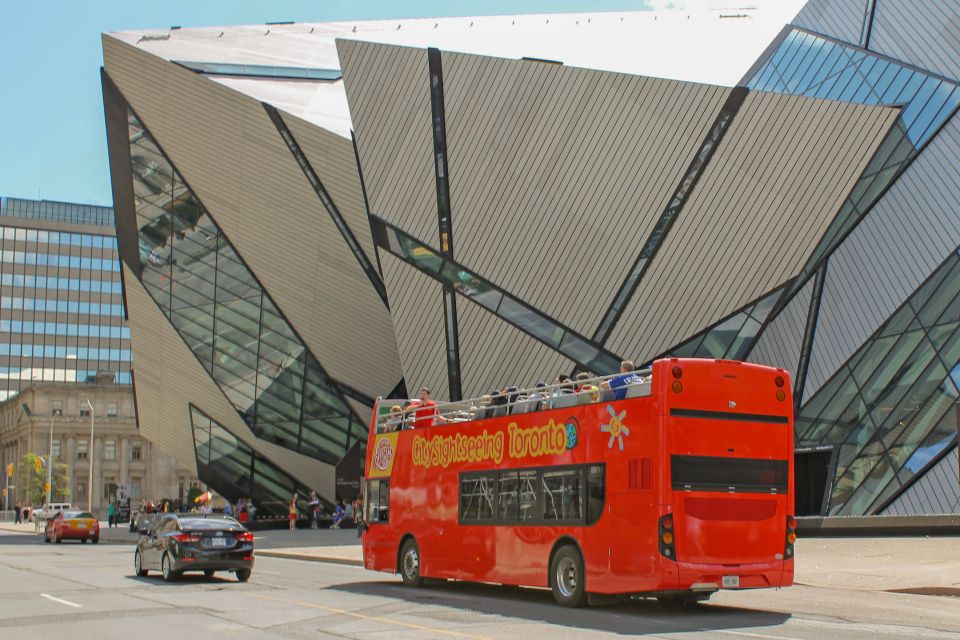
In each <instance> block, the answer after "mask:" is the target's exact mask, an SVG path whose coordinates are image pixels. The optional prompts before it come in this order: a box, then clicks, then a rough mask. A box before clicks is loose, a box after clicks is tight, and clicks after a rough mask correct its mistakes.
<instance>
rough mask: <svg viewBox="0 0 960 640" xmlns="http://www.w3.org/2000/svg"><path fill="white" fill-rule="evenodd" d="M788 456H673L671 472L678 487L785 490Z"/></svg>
mask: <svg viewBox="0 0 960 640" xmlns="http://www.w3.org/2000/svg"><path fill="white" fill-rule="evenodd" d="M787 473H788V466H787V461H786V460H762V459H753V458H721V457H717V456H670V476H671V478H672V486H673V489H674V490H676V491H723V492H726V493H730V492H733V493H736V492H742V493H785V492H786V490H787Z"/></svg>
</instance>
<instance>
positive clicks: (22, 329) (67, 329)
mask: <svg viewBox="0 0 960 640" xmlns="http://www.w3.org/2000/svg"><path fill="white" fill-rule="evenodd" d="M0 332H8V333H15V334H31V333H32V334H40V335H45V336H75V337H79V338H110V339H113V340H129V339H130V328H129V327H122V326H113V327H111V326H107V325H102V324H74V323H70V322H29V321H21V320H0Z"/></svg>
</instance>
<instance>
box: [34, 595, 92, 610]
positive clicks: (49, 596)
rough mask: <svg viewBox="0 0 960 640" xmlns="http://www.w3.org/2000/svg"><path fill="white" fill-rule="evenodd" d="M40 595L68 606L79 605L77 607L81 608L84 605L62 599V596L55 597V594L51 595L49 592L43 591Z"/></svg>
mask: <svg viewBox="0 0 960 640" xmlns="http://www.w3.org/2000/svg"><path fill="white" fill-rule="evenodd" d="M40 595H41V596H42V597H44V598H46V599H47V600H53V601H54V602H59V603H60V604H65V605H67V606H68V607H77V608H80V607H82V606H83V605H82V604H77V603H76V602H70V601H69V600H61V599H60V598H54V597H53V596H51V595H49V594H47V593H41V594H40Z"/></svg>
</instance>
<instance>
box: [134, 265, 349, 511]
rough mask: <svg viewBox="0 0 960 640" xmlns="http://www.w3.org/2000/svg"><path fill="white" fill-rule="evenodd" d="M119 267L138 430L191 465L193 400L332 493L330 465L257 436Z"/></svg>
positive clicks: (288, 467)
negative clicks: (127, 327) (124, 294)
mask: <svg viewBox="0 0 960 640" xmlns="http://www.w3.org/2000/svg"><path fill="white" fill-rule="evenodd" d="M123 270H124V284H125V289H126V299H127V306H128V311H129V315H130V334H131V348H132V351H133V366H134V367H135V369H134V375H135V376H136V393H137V418H138V423H139V426H140V430H141V431H142V432H143V435H144V436H145V437H147V438H149V439H150V440H151V441H152V442H154V443H156V445H157V446H158V447H160V448H161V449H163V450H164V451H166V452H167V453H169V454H171V455H172V456H174V458H176V459H177V461H178V462H180V463H182V464H187V465H189V466H191V467H193V468H194V470H195V469H196V454H195V450H194V446H193V432H192V430H191V428H190V406H189V405H190V404H191V403H192V404H194V405H196V406H197V407H199V408H200V409H201V410H202V411H203V412H204V413H206V414H207V415H209V416H210V417H211V418H213V419H215V420H217V421H218V422H220V423H221V424H222V425H223V426H224V427H226V428H227V429H228V430H229V431H230V432H232V433H233V434H234V435H235V436H237V437H238V438H240V439H241V440H243V441H244V442H246V443H247V444H248V445H250V446H251V447H252V448H253V449H255V450H256V451H258V452H260V453H261V454H263V455H264V456H265V457H267V458H268V459H269V460H270V461H271V462H273V463H274V464H276V465H278V466H280V467H282V468H283V469H284V470H285V471H286V472H287V473H289V474H290V475H292V476H294V477H295V478H297V480H299V481H300V482H301V483H303V484H304V485H306V486H309V487H317V488H318V490H320V491H321V492H322V493H323V495H324V497H326V498H327V499H333V497H334V493H335V487H334V484H335V483H334V467H333V466H331V465H329V464H325V463H323V462H320V461H318V460H316V459H315V458H308V457H307V456H303V455H300V454H298V453H294V452H293V451H290V450H289V449H284V448H282V447H279V446H277V445H275V444H273V443H269V442H265V441H263V440H260V439H258V438H257V437H256V436H255V435H254V434H253V432H251V431H250V429H249V427H247V425H246V423H245V422H244V421H243V420H242V419H241V418H240V415H239V414H238V413H237V410H236V409H234V408H233V406H232V405H231V404H230V403H229V402H228V401H227V398H226V396H225V395H223V392H222V391H220V389H219V388H218V387H217V385H216V383H214V381H213V379H212V378H210V376H209V374H208V373H207V371H206V370H205V369H204V368H203V367H202V366H201V364H200V362H199V361H198V360H197V358H196V356H194V354H193V353H192V352H191V351H190V349H189V347H187V345H186V343H185V342H184V341H183V339H182V338H181V337H180V335H179V334H178V333H177V331H176V329H174V327H173V325H171V324H170V322H169V321H168V320H167V318H166V317H164V315H163V313H162V312H161V311H160V309H159V307H157V305H156V303H155V302H154V301H153V298H151V297H150V294H149V293H147V290H146V289H145V288H144V287H143V285H142V284H141V283H140V281H139V280H137V279H136V277H135V276H134V275H133V272H132V271H130V268H129V267H127V266H126V264H124V265H123ZM194 473H196V471H194Z"/></svg>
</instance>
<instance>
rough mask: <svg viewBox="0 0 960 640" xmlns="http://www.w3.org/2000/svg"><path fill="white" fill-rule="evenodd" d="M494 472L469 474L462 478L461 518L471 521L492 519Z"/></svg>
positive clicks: (494, 498) (494, 495)
mask: <svg viewBox="0 0 960 640" xmlns="http://www.w3.org/2000/svg"><path fill="white" fill-rule="evenodd" d="M495 486H496V476H495V475H494V474H482V475H479V474H478V475H473V474H471V475H468V476H461V478H460V519H461V520H463V521H469V522H482V521H492V520H493V518H494V514H495V510H494V501H495V500H496V494H495V493H494V491H495Z"/></svg>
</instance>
